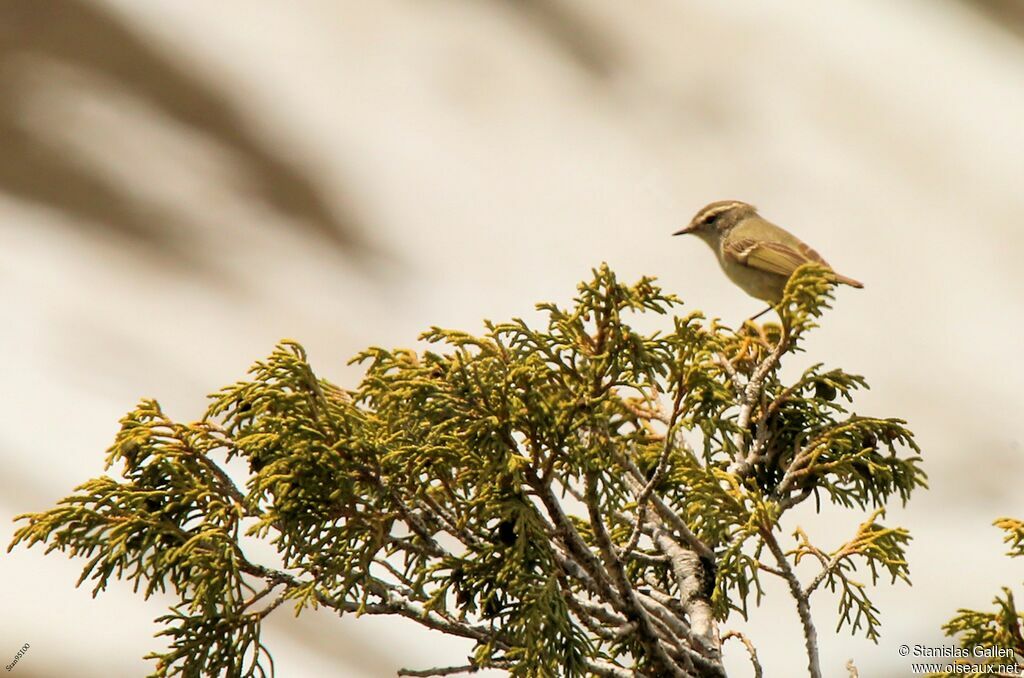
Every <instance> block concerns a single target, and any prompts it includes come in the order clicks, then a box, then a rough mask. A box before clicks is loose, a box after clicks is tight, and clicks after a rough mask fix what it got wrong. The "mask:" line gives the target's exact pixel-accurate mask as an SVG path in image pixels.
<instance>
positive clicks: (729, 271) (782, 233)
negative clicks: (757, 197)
mask: <svg viewBox="0 0 1024 678" xmlns="http://www.w3.org/2000/svg"><path fill="white" fill-rule="evenodd" d="M686 233H692V234H694V235H696V236H697V237H699V238H700V239H701V240H703V241H704V242H706V243H707V244H708V245H709V246H710V247H711V249H712V250H714V252H715V255H716V256H717V257H718V263H719V264H721V266H722V270H723V271H725V274H726V275H727V276H729V279H730V280H732V281H733V282H734V283H736V284H737V285H739V287H740V288H742V289H743V291H744V292H746V293H747V294H749V295H750V296H752V297H754V298H756V299H762V300H764V301H767V302H768V303H770V304H771V305H772V306H775V305H776V304H778V303H779V302H780V301H782V293H783V291H784V290H785V289H786V283H787V282H789V277H790V276H791V275H793V271H795V270H796V269H797V268H799V267H800V266H801V265H803V264H806V263H809V262H814V263H816V264H821V265H822V266H825V267H827V268H828V269H829V270H832V267H831V266H829V264H828V262H827V261H825V260H824V259H822V258H821V255H820V254H818V253H817V252H815V251H814V250H813V249H812V248H811V247H810V246H808V245H807V244H805V243H804V242H802V241H801V240H800V239H799V238H797V237H796V236H795V235H793V234H792V233H790V232H789V231H787V230H785V229H782V228H780V227H778V226H776V225H775V224H773V223H771V222H770V221H767V220H765V219H763V218H762V217H761V215H759V214H758V213H757V210H756V209H755V208H754V206H753V205H748V204H747V203H745V202H740V201H739V200H719V201H718V202H713V203H711V204H710V205H708V206H707V207H705V208H704V209H702V210H700V211H699V212H697V214H696V215H695V216H694V217H693V220H692V221H690V225H689V226H687V227H686V228H683V229H680V230H678V231H676V232H675V233H673V234H672V235H683V234H686ZM833 273H835V271H833ZM835 276H836V280H837V281H839V282H841V283H843V284H844V285H850V286H851V287H864V285H862V284H861V283H859V282H857V281H856V280H854V279H853V278H847V277H846V276H845V275H839V274H838V273H836V274H835ZM767 310H768V309H765V311H762V313H764V312H766V311H767ZM758 315H761V314H760V313H759V314H758ZM754 317H755V318H756V317H757V316H754Z"/></svg>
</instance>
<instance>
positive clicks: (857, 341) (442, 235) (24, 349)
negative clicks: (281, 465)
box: [0, 0, 1024, 678]
mask: <svg viewBox="0 0 1024 678" xmlns="http://www.w3.org/2000/svg"><path fill="white" fill-rule="evenodd" d="M1021 6H1022V3H1020V2H1013V1H1012V0H1005V1H1003V2H966V1H965V2H957V1H956V0H942V1H935V0H907V1H906V2H900V3H893V2H884V1H882V0H869V1H865V0H858V1H854V0H846V1H836V2H829V3H815V2H810V1H803V2H801V1H797V0H788V1H785V2H767V1H765V2H755V1H753V0H751V1H746V2H730V3H721V2H713V1H711V0H647V1H646V2H642V3H623V2H616V1H614V0H375V1H374V2H354V1H348V0H346V1H339V0H306V1H305V2H302V3H292V2H283V1H276V0H275V1H265V2H258V3H253V2H243V1H242V0H221V1H220V2H217V3H200V2H181V1H180V0H145V1H144V2H139V1H137V0H136V1H132V0H103V1H100V0H0V302H2V308H3V321H2V324H0V355H2V356H3V358H2V363H0V364H2V367H0V380H2V384H3V386H2V389H0V459H2V461H3V473H2V475H0V525H3V526H4V527H3V528H2V529H0V537H2V542H3V544H4V545H6V543H7V542H8V541H9V538H10V533H11V532H12V524H11V522H10V521H11V518H12V517H13V516H14V515H15V514H17V513H21V512H25V511H30V510H40V509H43V508H46V507H48V506H50V505H52V503H53V502H54V501H55V500H56V499H58V498H59V497H61V496H64V495H65V494H67V493H68V492H69V491H70V490H71V489H72V487H73V486H74V485H75V484H76V483H78V482H80V481H82V480H84V479H86V478H87V477H90V476H93V475H96V474H98V473H100V472H101V470H102V459H103V451H104V450H105V448H106V447H107V445H108V444H109V443H110V442H111V441H112V439H113V435H114V433H115V431H116V430H117V426H118V424H117V422H118V418H119V417H120V416H121V415H122V414H123V413H124V412H126V411H127V410H128V409H130V408H131V407H132V405H133V404H134V403H135V402H136V401H137V399H138V398H139V397H141V396H154V397H157V398H159V399H160V401H161V402H162V403H163V404H164V406H165V408H166V409H167V411H168V412H169V413H170V414H171V415H172V416H175V417H177V418H180V419H192V418H195V417H197V416H199V414H200V413H201V412H202V410H203V408H204V404H205V403H204V395H205V394H206V393H208V392H210V391H213V390H214V389H216V388H218V387H220V386H221V385H224V384H227V383H230V382H231V381H234V380H235V379H237V378H240V377H241V376H242V375H243V373H244V371H245V369H246V368H247V367H248V365H249V364H250V363H251V362H252V361H253V360H255V359H258V358H261V357H263V356H264V355H266V354H267V353H269V351H270V350H271V349H272V347H273V345H274V343H275V342H276V341H277V340H279V339H281V338H283V337H292V338H295V339H298V340H300V341H301V342H303V343H304V344H305V345H306V346H307V348H308V349H309V351H310V355H311V358H312V360H313V362H314V364H315V366H316V367H317V368H318V369H319V371H320V372H321V373H322V374H324V375H326V376H328V377H330V378H332V379H334V380H336V381H338V382H339V383H341V384H343V385H347V386H351V385H354V384H355V381H356V379H357V378H358V372H357V371H355V370H353V369H351V368H347V367H346V366H345V362H346V361H347V359H348V358H349V357H351V356H352V355H353V354H354V353H355V352H356V351H358V350H360V349H361V348H363V347H365V346H367V345H370V344H380V345H412V344H414V343H415V338H416V336H417V335H418V333H419V332H420V331H422V330H423V329H425V328H426V327H428V326H429V325H431V324H438V325H443V326H449V327H460V328H465V329H468V330H472V331H476V330H479V329H480V327H481V320H482V319H483V318H485V317H487V318H495V319H504V318H508V317H510V316H512V315H525V316H529V315H530V314H531V309H532V308H533V304H534V302H537V301H542V300H556V301H559V302H565V301H567V300H568V299H569V298H570V297H571V295H572V293H573V291H574V284H575V283H576V282H577V281H579V280H581V279H583V278H584V277H586V276H587V275H588V274H589V269H590V267H592V266H596V265H598V264H599V263H600V262H601V261H608V262H609V263H610V264H611V265H612V266H613V268H615V269H616V270H617V271H618V272H619V274H620V275H621V276H623V277H624V278H627V279H633V278H636V277H638V276H640V275H642V274H651V275H656V276H658V278H659V279H660V280H661V283H662V284H663V285H664V286H666V287H667V288H668V289H669V290H671V291H673V292H676V293H677V294H679V295H680V296H681V297H683V298H684V299H685V300H686V301H687V303H688V304H689V305H690V306H691V307H696V308H701V309H703V310H705V311H706V312H707V314H708V315H713V316H719V317H722V318H723V319H725V321H726V322H731V323H738V322H739V321H741V320H742V319H743V318H744V317H747V316H748V315H750V314H751V313H753V312H755V311H757V310H759V302H756V301H754V300H752V299H750V298H747V297H745V296H744V295H742V293H741V292H739V291H738V290H736V289H735V288H733V287H732V286H731V285H729V284H728V283H727V282H726V280H725V279H724V277H723V276H722V275H721V274H720V273H719V272H718V269H717V265H716V264H715V262H714V260H713V258H712V257H711V256H710V254H709V253H708V252H707V251H706V248H705V246H704V245H703V244H701V243H699V242H698V241H697V240H696V239H694V240H690V241H682V239H679V238H677V239H672V238H671V237H669V233H671V232H672V231H674V230H676V229H677V228H679V227H680V226H681V225H682V224H684V223H685V222H686V221H687V220H688V219H689V218H690V216H692V214H693V213H694V212H695V211H696V210H697V209H698V208H699V207H701V206H702V205H703V204H705V203H707V202H709V201H711V200H715V199H720V198H740V199H744V200H747V201H749V202H753V203H754V204H756V205H758V206H759V207H760V208H761V211H762V213H763V214H764V215H765V216H767V217H768V218H769V219H773V220H776V221H777V222H779V223H780V224H783V225H785V226H787V227H789V228H791V229H792V230H794V231H795V232H796V233H798V234H800V235H801V236H803V237H804V238H806V239H807V240H808V241H810V242H812V243H813V244H814V245H815V246H816V247H818V248H819V250H820V251H821V252H822V253H823V254H824V255H825V256H826V257H827V258H828V259H829V260H830V261H831V262H832V263H833V264H835V265H836V267H837V268H839V269H840V270H842V271H844V272H845V273H847V274H849V275H851V276H854V277H857V278H859V279H861V280H864V281H865V282H866V283H867V287H866V289H865V290H863V291H861V292H856V291H852V290H849V289H843V290H841V291H840V292H839V298H838V301H837V309H836V311H834V312H833V313H831V314H830V315H828V316H827V317H826V318H825V322H824V327H823V328H822V329H821V330H819V331H818V332H817V333H816V335H814V337H813V339H812V341H811V342H810V344H809V345H808V347H807V348H808V351H807V353H806V354H805V355H804V356H801V358H800V360H801V361H803V362H802V363H801V364H796V362H793V363H791V364H790V365H789V366H788V369H791V370H793V371H794V372H795V371H797V370H799V369H802V368H803V367H804V366H806V365H807V364H810V363H813V362H818V361H825V362H827V363H829V364H833V365H836V366H842V367H844V368H846V369H848V370H850V371H854V372H859V373H862V374H865V375H866V376H867V377H868V379H869V381H870V383H871V385H872V390H871V391H869V392H866V393H865V394H863V396H862V398H861V400H860V401H859V402H858V404H857V409H858V412H860V413H865V414H867V413H871V414H880V415H888V416H902V417H905V418H906V419H908V420H909V421H910V424H911V427H912V428H913V430H915V431H916V432H917V434H918V436H919V441H920V443H921V445H922V447H923V449H924V453H925V458H926V462H927V463H926V469H927V470H928V472H929V474H930V476H931V483H932V490H931V491H930V492H928V493H922V494H921V495H919V496H918V497H917V498H916V499H915V500H914V501H913V502H912V504H911V505H910V506H908V507H907V508H906V509H899V510H893V511H892V512H891V513H890V515H889V518H888V520H889V522H893V523H898V524H903V525H905V526H907V527H909V528H910V529H911V530H912V532H913V534H914V537H915V540H914V542H913V544H912V547H911V552H910V556H911V574H912V578H913V581H914V586H913V587H912V588H911V587H906V586H895V587H890V586H887V585H882V586H880V588H879V589H878V590H877V592H876V593H875V596H876V598H875V599H876V602H877V604H878V607H879V608H880V609H881V612H882V619H883V632H884V635H883V640H882V642H881V643H879V644H878V645H874V644H872V643H870V642H867V641H865V640H863V639H861V638H859V637H851V636H850V634H849V633H848V632H847V631H843V632H841V633H840V634H838V635H835V634H833V632H832V631H833V629H834V628H835V619H836V616H835V600H834V599H830V598H828V596H827V595H821V596H820V597H818V598H817V599H816V605H815V608H814V611H815V615H816V619H817V622H818V626H819V633H820V634H821V649H822V658H823V665H824V667H825V672H826V675H829V676H839V675H844V671H843V669H842V666H843V664H844V663H845V662H846V660H847V659H848V658H851V657H852V658H854V659H855V661H856V663H857V665H858V666H859V667H860V669H861V675H862V676H904V675H910V674H909V660H904V659H901V658H900V657H899V656H898V654H897V647H898V646H899V645H900V644H902V643H909V644H914V643H923V644H929V643H931V644H937V643H939V642H941V641H940V637H941V636H940V631H939V627H940V625H941V624H942V623H943V622H944V621H945V620H946V619H948V618H949V617H950V616H951V615H952V614H953V613H954V612H955V610H956V609H957V608H958V607H964V606H973V607H987V606H988V603H989V601H990V600H991V598H992V596H993V595H994V594H995V593H996V592H997V591H998V588H999V586H1000V585H1002V584H1013V585H1016V584H1019V583H1020V581H1021V579H1024V577H1022V571H1021V569H1020V566H1019V564H1015V563H1012V562H1010V561H1009V560H1008V559H1006V558H1004V557H1003V555H1002V553H1003V550H1004V549H1003V548H1002V545H1001V543H1000V536H999V533H998V532H997V531H996V530H995V529H994V528H992V527H990V523H991V521H992V520H993V519H994V518H996V517H998V516H1000V515H1006V514H1011V515H1016V516H1018V517H1021V516H1024V499H1022V494H1021V482H1020V479H1021V474H1022V471H1024V463H1022V449H1021V433H1020V428H1019V419H1020V416H1021V413H1022V410H1024V408H1022V405H1024V402H1022V401H1024V396H1022V391H1021V387H1020V384H1021V383H1022V382H1024V360H1022V358H1021V348H1020V347H1021V336H1022V334H1024V323H1022V319H1021V315H1020V314H1021V312H1022V311H1024V284H1022V283H1024V275H1022V274H1021V272H1020V266H1021V262H1022V261H1024V236H1022V234H1021V227H1022V221H1021V215H1024V191H1022V178H1024V125H1022V124H1021V121H1022V120H1024V86H1022V85H1024V42H1022V38H1024V21H1022V18H1024V12H1022V10H1021ZM797 362H798V361H797ZM861 518H862V516H860V515H852V514H851V515H846V516H841V517H840V516H838V514H837V512H836V511H828V512H827V513H826V516H825V517H819V516H814V515H813V513H812V512H810V511H805V512H804V513H803V514H801V515H799V516H796V517H795V518H794V520H795V522H799V523H801V524H803V525H805V526H807V527H808V528H809V529H810V530H811V531H812V534H814V535H817V536H818V537H819V542H820V543H821V544H822V545H825V546H835V545H838V544H839V543H841V541H843V540H844V538H846V537H848V536H849V535H850V534H852V530H853V528H854V526H855V525H856V523H857V522H859V520H860V519H861ZM795 522H794V524H795ZM80 566H81V563H80V562H72V561H68V560H67V559H65V558H63V557H62V556H60V555H51V556H49V557H43V556H42V551H41V549H38V548H37V549H35V550H31V551H25V550H24V549H19V550H17V551H15V552H13V553H11V554H3V555H2V556H0V595H2V601H3V614H2V615H0V661H2V662H3V663H4V664H5V665H6V663H8V662H9V661H10V659H11V658H12V657H13V656H14V654H15V653H16V652H17V651H18V648H20V647H21V645H22V644H23V643H26V642H27V643H30V644H31V649H30V650H29V652H28V654H27V655H26V656H24V657H23V658H22V659H21V660H20V662H19V663H18V665H17V667H16V668H15V669H14V671H13V672H12V673H16V674H17V675H20V676H47V677H49V676H70V675H74V676H80V677H83V678H88V677H93V676H96V677H100V676H104V677H105V676H135V675H143V674H145V673H146V672H148V670H149V669H150V668H151V664H149V663H147V662H144V661H142V659H141V657H142V655H144V654H145V653H146V652H147V651H149V650H151V649H154V648H155V647H157V645H156V643H157V641H155V640H154V639H153V638H152V637H151V635H152V633H153V632H154V631H155V630H156V627H155V626H154V625H153V624H152V621H151V620H152V619H153V618H155V617H156V616H159V615H160V614H162V613H163V611H164V609H165V606H166V604H167V603H168V600H167V599H160V598H154V599H151V600H150V601H148V602H144V601H142V600H141V599H140V598H138V597H137V596H135V595H133V594H132V593H131V591H130V587H129V586H126V585H116V586H113V587H112V588H111V590H109V591H107V592H106V593H105V594H103V595H101V596H100V597H99V598H97V599H96V600H93V599H91V598H90V595H89V587H83V588H82V589H74V588H73V585H74V582H75V581H76V580H77V577H78V573H79V571H80ZM733 627H735V628H739V629H742V630H744V631H745V632H746V633H748V634H749V635H750V637H751V638H752V639H753V640H754V642H755V643H756V644H757V646H758V648H759V651H760V654H761V657H762V661H763V663H764V664H765V667H766V670H767V674H768V675H769V676H790V675H801V671H802V670H804V669H803V667H805V666H806V660H805V659H804V658H803V653H802V639H801V636H800V631H799V625H798V622H797V618H796V614H795V609H794V605H793V604H792V601H791V600H790V599H789V598H788V596H787V595H786V592H785V590H784V589H783V588H782V587H778V586H774V585H772V586H771V587H770V588H769V597H768V599H767V600H766V601H765V603H764V605H763V606H762V607H761V608H760V609H758V610H756V611H755V613H754V614H753V616H752V618H751V620H750V622H749V623H743V622H742V620H739V619H730V620H729V622H727V623H726V624H725V628H733ZM266 639H267V642H268V644H269V645H270V647H271V649H272V651H273V653H274V657H275V661H276V666H277V670H278V675H279V676H282V677H284V678H290V677H293V676H298V677H305V676H353V677H376V676H386V675H393V674H394V671H395V670H396V669H397V668H398V667H400V666H409V665H412V666H418V667H424V666H432V665H438V664H445V663H448V661H449V660H454V661H455V662H457V661H458V660H459V659H461V658H462V657H464V656H465V653H466V652H467V651H468V648H467V646H466V645H464V644H462V643H459V642H457V641H454V640H449V639H446V638H444V637H442V636H440V635H438V634H432V633H428V632H426V631H422V630H419V629H418V628H417V627H415V626H412V625H409V624H404V623H400V622H391V621H387V620H382V619H366V618H364V619H360V620H354V619H345V620H341V621H339V620H337V619H336V618H335V617H333V616H332V615H330V614H326V613H308V614H303V616H302V617H301V618H300V619H298V620H295V619H293V618H291V617H290V616H289V613H288V611H287V610H284V609H282V610H280V611H279V612H278V613H276V614H275V615H274V616H273V617H272V618H271V621H270V622H269V624H268V625H267V629H266ZM727 656H728V661H729V666H730V668H731V673H730V675H736V676H746V675H749V669H748V666H747V665H746V661H745V658H744V656H743V652H742V648H740V647H739V646H738V645H735V646H733V645H729V646H727Z"/></svg>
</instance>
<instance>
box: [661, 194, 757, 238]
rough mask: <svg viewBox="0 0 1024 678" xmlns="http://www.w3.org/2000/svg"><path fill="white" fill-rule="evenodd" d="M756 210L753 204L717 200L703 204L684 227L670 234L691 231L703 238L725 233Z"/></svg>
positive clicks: (682, 233)
mask: <svg viewBox="0 0 1024 678" xmlns="http://www.w3.org/2000/svg"><path fill="white" fill-rule="evenodd" d="M756 213H757V210H756V209H755V208H754V206H753V205H748V204H747V203H745V202H741V201H739V200H719V201H717V202H713V203H711V204H710V205H707V206H705V207H704V208H703V209H701V210H700V211H699V212H697V214H695V215H694V217H693V219H691V220H690V224H689V225H688V226H687V227H686V228H682V229H679V230H678V231H676V232H675V233H673V234H672V235H685V234H687V233H693V234H694V235H698V236H701V237H702V238H704V239H707V238H711V237H715V236H719V235H722V234H724V233H726V232H727V231H728V230H729V229H731V228H732V227H733V226H735V225H736V224H738V223H739V222H740V220H741V219H743V218H744V217H748V216H750V215H752V214H756Z"/></svg>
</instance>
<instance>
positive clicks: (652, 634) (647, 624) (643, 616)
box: [586, 471, 686, 678]
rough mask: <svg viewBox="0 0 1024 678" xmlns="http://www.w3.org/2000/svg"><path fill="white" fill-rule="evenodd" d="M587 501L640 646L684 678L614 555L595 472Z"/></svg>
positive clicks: (600, 545)
mask: <svg viewBox="0 0 1024 678" xmlns="http://www.w3.org/2000/svg"><path fill="white" fill-rule="evenodd" d="M586 499H587V511H588V513H589V515H590V525H591V529H592V530H593V531H594V538H595V539H596V540H597V545H598V548H599V550H600V551H601V555H602V556H603V558H604V562H605V567H607V568H608V570H609V572H610V573H611V575H612V581H613V582H614V583H615V587H616V589H618V593H619V596H620V597H621V599H622V602H623V603H625V605H624V609H623V613H624V614H625V615H626V617H627V618H628V619H629V620H630V621H635V622H636V623H637V635H638V636H639V641H640V644H641V645H642V646H643V648H644V650H646V651H647V653H648V654H649V656H650V658H651V660H653V661H655V662H657V663H658V664H661V665H662V667H663V668H664V669H665V670H666V671H667V672H668V673H669V674H670V675H673V676H678V677H680V678H682V677H683V676H685V675H686V674H685V672H684V671H683V670H682V669H681V668H680V667H679V666H677V665H676V663H675V662H674V661H672V658H671V657H669V656H668V653H667V652H666V650H665V647H664V646H663V645H662V639H661V638H660V636H659V634H658V633H657V632H656V631H655V629H654V624H653V622H652V620H651V618H650V616H649V615H648V614H647V611H646V610H645V609H644V608H643V606H642V605H641V604H640V602H639V601H638V600H637V597H636V592H635V591H633V587H632V584H631V583H630V581H629V578H628V577H627V576H626V571H625V569H624V568H623V567H622V561H621V560H619V559H618V557H617V556H616V555H615V549H614V548H613V546H612V540H611V537H610V536H609V535H608V531H607V528H605V525H604V521H603V519H602V518H601V506H600V502H599V500H598V496H597V477H596V473H594V472H593V471H591V472H588V473H587V476H586Z"/></svg>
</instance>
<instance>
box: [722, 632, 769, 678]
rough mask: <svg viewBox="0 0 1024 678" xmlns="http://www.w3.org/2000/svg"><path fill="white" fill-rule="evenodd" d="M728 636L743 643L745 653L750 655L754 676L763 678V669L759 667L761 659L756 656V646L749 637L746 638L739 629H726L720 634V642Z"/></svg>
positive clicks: (727, 638)
mask: <svg viewBox="0 0 1024 678" xmlns="http://www.w3.org/2000/svg"><path fill="white" fill-rule="evenodd" d="M730 638H735V639H737V640H739V641H740V642H741V643H743V647H745V648H747V654H748V655H750V663H751V664H752V665H753V667H754V678H763V676H764V669H763V668H762V667H761V661H760V660H759V659H758V658H757V648H755V647H754V644H753V643H752V642H750V638H747V637H746V636H745V635H743V634H742V633H740V632H739V631H727V632H726V633H725V635H724V636H722V642H723V643H724V642H725V641H727V640H729V639H730Z"/></svg>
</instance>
